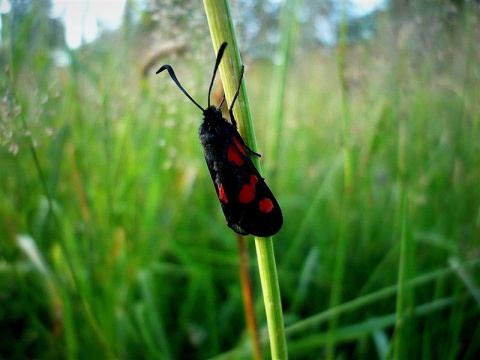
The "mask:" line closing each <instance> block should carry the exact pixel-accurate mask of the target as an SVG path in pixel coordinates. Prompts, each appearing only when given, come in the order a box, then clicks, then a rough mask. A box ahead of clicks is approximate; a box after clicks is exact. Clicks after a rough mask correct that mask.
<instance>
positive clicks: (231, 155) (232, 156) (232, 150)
mask: <svg viewBox="0 0 480 360" xmlns="http://www.w3.org/2000/svg"><path fill="white" fill-rule="evenodd" d="M242 150H243V148H242ZM227 158H228V161H231V162H233V163H234V164H235V165H237V166H241V165H243V163H244V161H243V157H242V155H241V154H240V152H239V149H238V148H237V147H235V146H234V145H232V144H230V145H228V150H227Z"/></svg>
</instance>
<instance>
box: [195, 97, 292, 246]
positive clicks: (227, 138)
mask: <svg viewBox="0 0 480 360" xmlns="http://www.w3.org/2000/svg"><path fill="white" fill-rule="evenodd" d="M212 112H213V113H212ZM199 135H200V141H201V143H202V146H203V150H204V155H205V161H206V163H207V166H208V170H209V172H210V176H211V177H212V181H213V184H214V186H215V191H216V192H217V197H218V199H219V201H220V205H221V207H222V210H223V213H224V215H225V219H226V220H227V224H228V226H229V227H230V228H232V229H233V230H234V231H235V232H237V233H239V234H242V235H248V234H252V235H254V236H259V237H268V236H272V235H274V234H276V233H277V232H278V231H279V230H280V228H281V227H282V224H283V216H282V212H281V210H280V206H279V205H278V202H277V200H276V199H275V197H274V196H273V194H272V192H271V190H270V189H269V188H268V186H267V184H266V183H265V180H264V179H263V178H262V177H261V176H260V174H259V173H258V170H257V169H256V168H255V166H254V165H253V163H252V160H251V159H250V158H249V156H248V153H249V152H250V150H249V149H248V148H247V147H246V145H245V143H244V141H243V139H242V137H241V136H240V134H239V133H238V131H237V129H236V128H235V127H234V126H233V125H232V124H230V123H229V122H227V121H226V120H225V119H223V117H222V116H221V113H220V112H219V110H218V109H215V107H213V106H212V107H211V108H209V109H206V111H205V112H204V121H203V123H202V124H201V125H200V129H199Z"/></svg>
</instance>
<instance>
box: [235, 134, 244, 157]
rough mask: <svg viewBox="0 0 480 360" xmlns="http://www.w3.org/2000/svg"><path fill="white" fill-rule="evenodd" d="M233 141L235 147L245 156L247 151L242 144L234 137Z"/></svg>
mask: <svg viewBox="0 0 480 360" xmlns="http://www.w3.org/2000/svg"><path fill="white" fill-rule="evenodd" d="M233 142H234V143H235V145H237V148H238V150H239V151H240V152H241V153H242V154H243V155H245V156H247V152H246V151H245V149H244V148H243V145H242V144H240V141H238V139H237V138H236V137H234V138H233Z"/></svg>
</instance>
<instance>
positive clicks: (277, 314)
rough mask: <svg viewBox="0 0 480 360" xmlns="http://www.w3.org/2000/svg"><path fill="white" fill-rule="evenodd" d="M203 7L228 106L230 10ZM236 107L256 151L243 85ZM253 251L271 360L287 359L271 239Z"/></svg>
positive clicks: (234, 78) (209, 0) (235, 56)
mask: <svg viewBox="0 0 480 360" xmlns="http://www.w3.org/2000/svg"><path fill="white" fill-rule="evenodd" d="M204 6H205V11H206V14H207V19H208V24H209V27H210V33H211V36H212V41H213V46H214V49H215V52H217V51H218V49H219V47H220V45H221V44H222V43H223V42H224V41H226V42H227V43H228V44H229V46H228V47H227V50H226V51H225V54H224V59H223V61H222V62H221V64H220V74H221V77H222V83H223V88H224V91H225V95H226V99H227V102H228V103H230V101H231V99H232V98H233V95H234V94H235V90H236V88H237V86H238V81H239V79H240V70H241V66H242V64H241V60H240V53H239V51H238V46H237V41H236V37H235V31H234V28H233V21H232V17H231V14H230V8H229V5H228V2H227V1H226V0H225V1H216V0H204ZM236 104H237V106H236V107H235V108H234V109H233V114H234V116H235V119H236V121H237V124H238V129H239V132H240V134H241V135H242V136H243V138H244V140H245V143H246V144H247V146H249V147H250V149H252V150H253V151H256V149H257V145H256V140H255V132H254V128H253V122H252V117H251V115H250V106H249V102H248V97H247V92H246V86H245V81H244V82H243V83H242V85H241V87H240V93H239V95H238V99H237V102H236ZM252 160H253V161H254V163H255V166H256V167H257V169H258V171H259V172H260V174H261V168H260V164H259V161H258V159H257V158H253V159H252ZM255 248H256V251H257V260H258V270H259V274H260V281H261V285H262V293H263V300H264V305H265V311H266V315H267V323H268V335H269V340H270V350H271V356H272V359H287V358H288V353H287V344H286V339H285V330H284V324H283V312H282V303H281V298H280V287H279V285H278V275H277V269H276V265H275V255H274V249H273V240H272V238H271V237H269V238H258V237H255Z"/></svg>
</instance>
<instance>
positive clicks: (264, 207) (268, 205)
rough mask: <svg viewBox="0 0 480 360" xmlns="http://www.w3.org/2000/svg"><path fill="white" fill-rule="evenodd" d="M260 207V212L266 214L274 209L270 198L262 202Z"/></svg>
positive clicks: (259, 204)
mask: <svg viewBox="0 0 480 360" xmlns="http://www.w3.org/2000/svg"><path fill="white" fill-rule="evenodd" d="M258 207H259V209H260V211H261V212H264V213H269V212H270V211H272V210H273V208H274V206H273V203H272V200H270V199H269V198H265V199H262V200H260V202H259V203H258Z"/></svg>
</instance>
